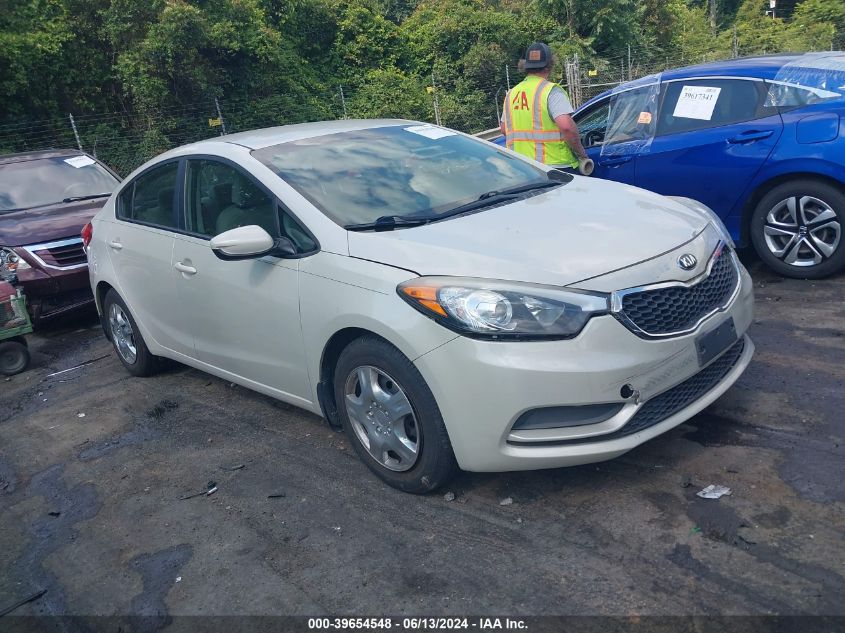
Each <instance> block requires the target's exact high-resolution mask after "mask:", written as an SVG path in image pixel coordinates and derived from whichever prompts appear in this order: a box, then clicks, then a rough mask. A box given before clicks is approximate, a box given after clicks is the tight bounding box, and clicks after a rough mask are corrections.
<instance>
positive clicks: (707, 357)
mask: <svg viewBox="0 0 845 633" xmlns="http://www.w3.org/2000/svg"><path fill="white" fill-rule="evenodd" d="M736 340H737V336H736V326H735V325H734V320H733V317H731V318H729V319H728V320H727V321H725V322H724V323H722V324H721V325H719V327H717V328H716V329H714V330H710V331H709V332H706V333H705V334H702V335H701V336H699V337H698V338H696V339H695V351H696V353H697V354H698V366H699V367H704V366H705V365H706V364H707V363H709V362H710V361H711V360H713V359H714V358H716V357H717V356H718V355H719V354H721V353H722V352H724V351H725V350H726V349H728V348H729V347H730V346H731V345H733V344H734V343H735V342H736Z"/></svg>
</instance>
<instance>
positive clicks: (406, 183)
mask: <svg viewBox="0 0 845 633" xmlns="http://www.w3.org/2000/svg"><path fill="white" fill-rule="evenodd" d="M252 156H253V157H254V158H256V159H257V160H259V161H261V162H262V163H263V164H265V165H266V166H267V167H269V168H270V169H271V170H273V171H274V172H275V173H276V174H277V175H278V176H280V177H281V178H282V179H283V180H284V181H285V182H287V183H288V184H289V185H290V186H291V187H293V188H294V189H296V190H297V191H298V192H299V193H300V194H302V196H304V197H305V198H306V199H308V201H309V202H311V203H312V204H313V205H314V206H316V207H317V208H318V209H320V211H322V212H323V213H325V214H326V215H327V216H328V217H329V218H331V219H332V220H333V221H335V222H336V223H338V224H340V225H341V226H347V225H350V224H357V223H368V222H374V221H375V220H377V219H378V218H381V217H384V216H395V217H397V218H400V219H411V218H413V219H417V218H434V219H436V218H437V217H439V216H443V215H445V214H446V213H447V212H448V211H450V210H451V209H454V208H456V207H459V206H461V205H463V204H467V203H469V202H472V201H475V200H478V198H479V196H481V195H482V194H486V193H488V192H490V191H493V190H505V189H510V188H513V187H521V186H525V185H532V184H534V183H543V182H548V177H547V175H546V172H545V171H543V170H541V169H538V168H537V167H534V166H533V165H531V164H530V163H528V162H526V161H524V160H522V159H520V158H518V157H515V156H513V155H511V154H510V153H507V152H504V151H502V150H501V149H500V148H498V147H497V146H495V145H493V144H492V143H488V142H486V141H481V140H475V139H472V138H467V137H465V136H463V135H461V134H458V133H457V132H452V131H451V130H447V129H444V128H440V127H436V126H433V125H417V124H410V123H409V124H406V125H397V126H387V127H379V128H372V129H366V130H357V131H351V132H338V133H335V134H326V135H324V136H316V137H312V138H307V139H302V140H299V141H289V142H287V143H281V144H279V145H273V146H270V147H266V148H263V149H259V150H254V151H253V152H252Z"/></svg>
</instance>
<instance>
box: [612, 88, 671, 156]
mask: <svg viewBox="0 0 845 633" xmlns="http://www.w3.org/2000/svg"><path fill="white" fill-rule="evenodd" d="M659 97H660V75H659V74H657V75H649V76H648V77H643V78H642V79H638V80H637V81H633V82H629V83H627V84H623V85H622V86H619V87H618V88H614V90H613V91H612V92H611V96H610V111H609V112H608V118H607V132H605V136H604V142H603V143H602V147H601V155H602V156H623V155H625V156H628V155H632V154H634V155H636V154H645V153H647V152H648V151H649V149H650V148H651V141H652V139H654V130H655V128H656V127H657V105H658V101H659Z"/></svg>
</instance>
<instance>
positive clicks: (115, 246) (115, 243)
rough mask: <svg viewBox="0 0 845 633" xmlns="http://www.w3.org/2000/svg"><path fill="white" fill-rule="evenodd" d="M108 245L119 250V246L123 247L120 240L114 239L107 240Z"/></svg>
mask: <svg viewBox="0 0 845 633" xmlns="http://www.w3.org/2000/svg"><path fill="white" fill-rule="evenodd" d="M109 247H110V248H112V249H113V250H116V251H119V250H120V249H121V248H123V244H121V243H120V240H115V241H113V242H109Z"/></svg>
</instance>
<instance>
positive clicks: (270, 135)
mask: <svg viewBox="0 0 845 633" xmlns="http://www.w3.org/2000/svg"><path fill="white" fill-rule="evenodd" d="M409 124H412V125H413V124H417V122H416V121H407V120H404V119H341V120H338V121H319V122H316V123H296V124H293V125H282V126H279V127H268V128H264V129H260V130H250V131H249V132H237V133H235V134H226V135H225V136H216V137H213V138H210V139H206V140H204V141H198V142H196V143H191V144H190V145H188V146H184V147H182V148H180V149H182V150H190V151H191V152H198V151H199V152H201V151H202V148H203V146H206V145H211V144H213V143H221V142H222V143H232V144H234V145H240V146H242V147H246V148H247V149H251V150H252V149H262V148H264V147H270V146H271V145H278V144H279V143H288V142H290V141H299V140H302V139H307V138H316V137H318V136H326V135H327V134H337V133H338V132H355V131H358V130H368V129H372V128H378V127H386V126H392V125H409Z"/></svg>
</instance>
